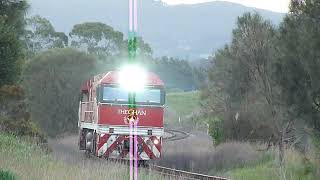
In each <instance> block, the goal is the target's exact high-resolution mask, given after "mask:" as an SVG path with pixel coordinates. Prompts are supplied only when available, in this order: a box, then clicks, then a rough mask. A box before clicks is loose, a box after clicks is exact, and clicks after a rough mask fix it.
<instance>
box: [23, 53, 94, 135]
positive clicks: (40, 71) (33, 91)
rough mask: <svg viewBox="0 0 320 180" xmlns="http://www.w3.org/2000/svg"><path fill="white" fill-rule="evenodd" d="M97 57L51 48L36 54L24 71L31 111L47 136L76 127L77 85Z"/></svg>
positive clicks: (90, 72)
mask: <svg viewBox="0 0 320 180" xmlns="http://www.w3.org/2000/svg"><path fill="white" fill-rule="evenodd" d="M95 65H96V60H95V59H94V58H93V57H91V56H88V55H87V54H85V53H82V52H78V51H76V50H73V49H70V48H65V49H51V50H49V51H46V52H44V53H42V54H40V55H39V56H37V57H35V58H34V59H33V60H32V61H31V62H30V63H29V64H28V65H27V68H26V70H25V72H24V73H23V78H24V88H25V89H26V92H27V96H28V100H29V102H28V103H29V104H30V109H31V114H32V117H33V118H35V120H36V121H37V123H38V124H39V125H40V127H41V128H42V130H44V131H45V132H46V133H47V134H48V135H49V136H55V135H57V134H59V133H64V132H68V131H72V130H76V127H77V119H78V112H77V111H78V107H79V94H80V90H79V89H80V87H81V85H82V84H83V83H84V82H85V80H87V79H89V78H90V76H92V75H93V72H94V71H95Z"/></svg>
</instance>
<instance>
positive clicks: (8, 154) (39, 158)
mask: <svg viewBox="0 0 320 180" xmlns="http://www.w3.org/2000/svg"><path fill="white" fill-rule="evenodd" d="M0 171H1V172H9V175H12V176H14V177H16V178H17V179H22V180H24V179H26V180H29V179H30V180H38V179H39V180H46V179H48V180H49V179H50V180H51V179H59V180H60V179H66V180H73V179H77V180H78V179H80V180H81V179H85V180H87V179H110V180H118V179H119V180H124V179H129V175H128V167H127V166H125V165H121V164H116V163H111V162H107V161H103V162H101V163H99V162H94V163H92V162H91V163H90V162H89V161H88V163H86V161H84V162H83V163H78V164H67V163H65V162H63V161H57V160H55V159H54V158H53V157H52V155H51V154H50V153H46V152H45V151H43V150H42V149H41V148H40V147H39V146H36V145H33V144H29V143H27V142H24V141H22V140H20V139H19V138H17V137H14V136H12V135H6V134H1V133H0ZM7 174H8V173H7ZM139 179H142V180H147V179H164V178H163V177H160V176H157V175H153V173H149V174H148V173H147V172H146V171H144V170H141V172H140V178H139Z"/></svg>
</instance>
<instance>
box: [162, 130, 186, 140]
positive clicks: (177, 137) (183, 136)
mask: <svg viewBox="0 0 320 180" xmlns="http://www.w3.org/2000/svg"><path fill="white" fill-rule="evenodd" d="M166 132H168V133H170V134H173V135H172V136H170V137H168V138H164V140H165V141H178V140H182V139H186V138H188V137H189V136H190V134H189V133H187V132H184V131H180V130H173V129H169V130H166ZM178 134H180V135H178Z"/></svg>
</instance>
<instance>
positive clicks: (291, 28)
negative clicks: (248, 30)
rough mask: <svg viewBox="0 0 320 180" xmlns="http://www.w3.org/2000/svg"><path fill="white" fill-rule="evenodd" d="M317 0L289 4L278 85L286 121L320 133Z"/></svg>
mask: <svg viewBox="0 0 320 180" xmlns="http://www.w3.org/2000/svg"><path fill="white" fill-rule="evenodd" d="M319 4H320V1H319V0H315V1H311V0H305V1H295V0H294V1H292V3H291V10H290V11H291V13H289V14H288V15H287V16H286V17H285V19H284V22H283V23H282V24H281V26H280V33H281V36H280V42H281V44H280V50H281V52H282V54H281V61H279V63H278V68H277V70H278V72H277V73H278V74H281V76H279V77H280V78H279V84H281V90H282V92H283V93H282V94H283V99H284V100H285V103H286V105H287V106H288V107H290V108H289V110H288V111H289V112H290V115H291V116H290V118H295V119H299V120H301V121H303V122H308V123H309V125H311V126H312V127H314V128H316V129H318V130H320V121H319V118H320V103H319V102H320V81H319V76H320V71H319V68H320V52H319V44H320V38H319V37H320V29H319V27H320V26H319V25H320V21H319V19H318V18H317V17H318V16H319V14H320V11H319Z"/></svg>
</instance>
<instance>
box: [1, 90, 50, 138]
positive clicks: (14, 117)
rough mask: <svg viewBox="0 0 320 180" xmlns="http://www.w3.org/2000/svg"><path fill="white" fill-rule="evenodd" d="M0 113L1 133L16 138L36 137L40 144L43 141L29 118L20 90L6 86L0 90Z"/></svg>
mask: <svg viewBox="0 0 320 180" xmlns="http://www.w3.org/2000/svg"><path fill="white" fill-rule="evenodd" d="M0 112H1V115H0V130H1V131H3V132H7V133H12V134H15V135H17V136H31V137H37V138H39V139H38V140H39V141H40V142H43V141H44V140H45V139H44V136H43V134H42V133H41V132H40V131H39V129H38V128H37V127H36V126H35V124H34V123H33V122H32V120H31V118H30V113H29V112H28V111H27V105H26V103H25V95H24V91H23V89H22V88H20V87H18V86H8V85H5V86H3V87H1V88H0Z"/></svg>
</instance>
